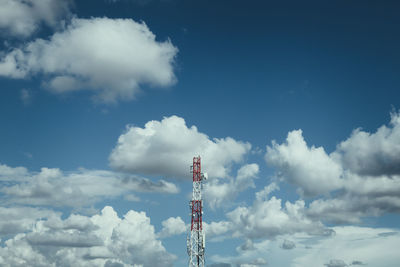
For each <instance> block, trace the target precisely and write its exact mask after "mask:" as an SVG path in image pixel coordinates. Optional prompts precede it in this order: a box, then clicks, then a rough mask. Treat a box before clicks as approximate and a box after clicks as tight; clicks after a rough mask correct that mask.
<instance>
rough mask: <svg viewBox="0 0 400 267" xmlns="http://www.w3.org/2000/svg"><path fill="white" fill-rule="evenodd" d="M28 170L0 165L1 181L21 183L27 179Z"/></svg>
mask: <svg viewBox="0 0 400 267" xmlns="http://www.w3.org/2000/svg"><path fill="white" fill-rule="evenodd" d="M27 175H28V170H27V169H26V168H25V167H14V168H13V167H9V166H7V165H5V164H1V163H0V181H4V182H5V181H20V180H23V179H25V178H26V176H27Z"/></svg>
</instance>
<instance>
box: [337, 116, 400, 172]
mask: <svg viewBox="0 0 400 267" xmlns="http://www.w3.org/2000/svg"><path fill="white" fill-rule="evenodd" d="M333 157H335V158H337V159H338V160H339V161H340V162H341V163H342V164H343V166H344V168H346V169H349V170H350V171H352V172H355V173H358V174H360V175H373V176H380V175H400V114H399V113H395V112H392V113H391V120H390V126H389V127H388V126H385V125H383V126H381V127H380V128H379V129H378V130H377V131H376V132H375V133H369V132H365V131H362V130H361V129H356V130H355V131H353V133H352V134H351V136H350V137H349V138H348V139H347V140H345V141H343V142H341V143H340V144H339V145H338V147H337V150H336V151H335V153H334V154H333Z"/></svg>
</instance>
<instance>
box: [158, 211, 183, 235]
mask: <svg viewBox="0 0 400 267" xmlns="http://www.w3.org/2000/svg"><path fill="white" fill-rule="evenodd" d="M161 224H162V226H163V228H162V230H161V232H160V233H159V234H158V236H159V237H160V238H165V237H170V236H173V235H180V234H183V233H185V232H186V230H187V229H186V225H185V222H184V221H183V220H182V218H181V217H179V216H178V217H170V218H168V219H167V220H164V221H162V223H161Z"/></svg>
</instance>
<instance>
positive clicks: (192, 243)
mask: <svg viewBox="0 0 400 267" xmlns="http://www.w3.org/2000/svg"><path fill="white" fill-rule="evenodd" d="M191 172H192V173H193V195H192V200H191V201H190V202H189V206H190V211H191V214H190V215H191V226H190V232H189V233H188V238H187V251H188V254H189V267H204V266H205V265H204V247H205V235H204V231H203V201H202V198H201V189H202V182H203V180H205V179H207V175H203V173H202V172H201V159H200V156H198V157H194V158H193V165H192V166H191Z"/></svg>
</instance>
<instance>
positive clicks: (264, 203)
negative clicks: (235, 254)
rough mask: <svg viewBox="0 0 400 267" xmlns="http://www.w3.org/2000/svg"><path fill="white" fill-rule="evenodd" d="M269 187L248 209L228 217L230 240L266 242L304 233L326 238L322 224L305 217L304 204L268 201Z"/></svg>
mask: <svg viewBox="0 0 400 267" xmlns="http://www.w3.org/2000/svg"><path fill="white" fill-rule="evenodd" d="M271 188H275V185H274V184H272V185H269V186H267V187H265V188H264V190H262V191H260V192H258V193H257V194H256V200H255V201H254V203H253V205H252V206H250V207H245V206H240V207H238V208H236V209H234V210H233V211H231V212H229V213H228V214H227V217H228V218H229V220H230V222H231V223H232V224H233V225H234V229H233V236H234V237H245V238H247V239H259V238H268V239H272V238H275V237H276V236H279V235H285V234H293V233H298V232H305V233H309V234H314V235H326V234H329V233H330V232H329V229H326V228H325V227H324V226H323V225H322V223H320V222H318V221H313V220H311V219H309V218H308V217H307V216H306V214H305V203H304V201H303V200H298V201H296V202H295V203H291V202H289V201H286V203H285V204H284V206H282V200H281V199H278V198H276V197H275V196H272V197H271V198H269V197H268V194H267V193H269V192H271Z"/></svg>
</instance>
